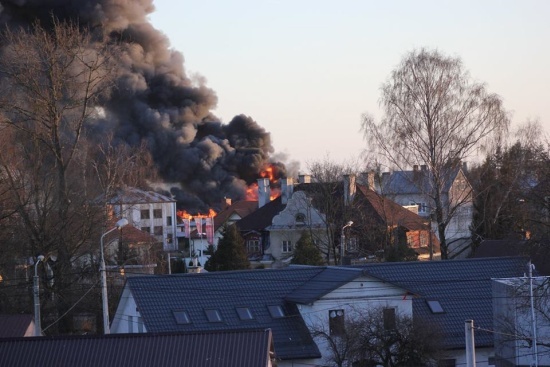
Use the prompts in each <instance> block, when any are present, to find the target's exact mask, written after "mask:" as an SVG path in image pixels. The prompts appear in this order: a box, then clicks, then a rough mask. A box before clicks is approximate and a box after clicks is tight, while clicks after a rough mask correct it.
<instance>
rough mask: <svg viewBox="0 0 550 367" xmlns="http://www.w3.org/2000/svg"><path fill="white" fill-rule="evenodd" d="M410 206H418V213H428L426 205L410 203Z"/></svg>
mask: <svg viewBox="0 0 550 367" xmlns="http://www.w3.org/2000/svg"><path fill="white" fill-rule="evenodd" d="M410 205H416V206H418V213H427V212H428V207H427V206H426V203H416V202H414V201H411V203H410Z"/></svg>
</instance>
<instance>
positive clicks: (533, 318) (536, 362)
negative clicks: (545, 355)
mask: <svg viewBox="0 0 550 367" xmlns="http://www.w3.org/2000/svg"><path fill="white" fill-rule="evenodd" d="M527 266H528V267H529V300H530V301H531V330H532V339H533V340H532V342H531V344H532V348H533V366H535V367H538V365H539V357H538V355H537V354H538V351H537V319H536V316H535V300H534V297H533V269H534V268H535V265H533V264H532V263H531V260H529V264H528V265H527Z"/></svg>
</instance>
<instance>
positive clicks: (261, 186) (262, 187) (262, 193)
mask: <svg viewBox="0 0 550 367" xmlns="http://www.w3.org/2000/svg"><path fill="white" fill-rule="evenodd" d="M270 196H271V189H270V188H269V178H259V179H258V208H261V207H262V206H264V205H265V204H267V203H269V197H270Z"/></svg>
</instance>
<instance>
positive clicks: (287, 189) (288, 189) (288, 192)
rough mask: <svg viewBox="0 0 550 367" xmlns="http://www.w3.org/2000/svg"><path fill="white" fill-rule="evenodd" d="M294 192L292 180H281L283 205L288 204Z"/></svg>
mask: <svg viewBox="0 0 550 367" xmlns="http://www.w3.org/2000/svg"><path fill="white" fill-rule="evenodd" d="M293 192H294V183H293V181H292V178H281V204H285V205H286V204H287V203H288V200H289V199H290V198H291V197H292V193H293Z"/></svg>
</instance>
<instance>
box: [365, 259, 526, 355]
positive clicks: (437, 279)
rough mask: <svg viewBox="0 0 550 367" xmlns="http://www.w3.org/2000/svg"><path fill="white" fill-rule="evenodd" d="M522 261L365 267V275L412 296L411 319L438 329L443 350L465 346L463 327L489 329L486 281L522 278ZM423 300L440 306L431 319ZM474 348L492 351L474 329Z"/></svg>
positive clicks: (482, 334) (486, 338) (488, 341)
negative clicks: (469, 323)
mask: <svg viewBox="0 0 550 367" xmlns="http://www.w3.org/2000/svg"><path fill="white" fill-rule="evenodd" d="M527 262H528V259H527V258H525V257H501V258H483V259H465V260H447V261H414V262H404V263H379V264H367V265H363V266H361V267H360V268H362V269H363V270H365V272H366V273H367V274H370V275H372V276H375V277H377V278H380V279H385V280H387V281H388V282H391V283H392V284H395V285H398V286H401V287H403V288H405V289H409V290H411V291H414V292H415V293H416V294H417V296H416V297H415V298H414V299H413V317H414V318H417V319H421V320H426V322H430V323H434V324H437V325H439V326H440V328H441V330H442V331H443V332H444V334H445V338H444V340H443V342H444V344H445V346H446V347H447V348H463V347H464V322H465V321H466V320H474V325H475V326H479V327H482V328H485V329H493V304H492V291H491V279H492V278H509V277H518V276H523V275H524V274H525V272H526V270H527ZM426 300H436V301H439V303H440V304H441V307H442V308H443V311H444V312H443V313H438V314H434V313H432V312H431V311H430V308H429V306H428V304H427V302H426ZM475 342H476V346H478V347H481V346H492V345H493V335H492V334H491V333H488V332H482V331H477V330H476V335H475Z"/></svg>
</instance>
